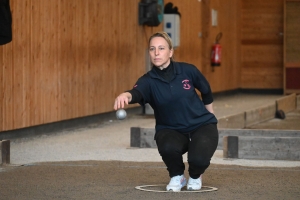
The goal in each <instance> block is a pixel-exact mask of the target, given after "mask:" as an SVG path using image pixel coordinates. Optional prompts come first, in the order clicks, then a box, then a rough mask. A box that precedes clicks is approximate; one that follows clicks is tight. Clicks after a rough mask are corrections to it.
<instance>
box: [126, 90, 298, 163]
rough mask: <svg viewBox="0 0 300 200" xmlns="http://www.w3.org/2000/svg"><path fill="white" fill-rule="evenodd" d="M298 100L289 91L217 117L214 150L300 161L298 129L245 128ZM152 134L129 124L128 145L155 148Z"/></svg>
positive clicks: (288, 108)
mask: <svg viewBox="0 0 300 200" xmlns="http://www.w3.org/2000/svg"><path fill="white" fill-rule="evenodd" d="M299 102H300V95H298V96H296V94H291V95H288V96H286V97H283V98H280V99H278V100H276V101H275V103H274V104H270V105H267V106H262V107H259V108H255V109H252V110H248V111H245V112H241V113H238V114H235V115H230V116H225V117H222V118H220V119H218V121H219V122H218V129H219V143H218V148H217V149H223V156H224V157H227V158H237V157H238V158H245V159H269V160H270V159H271V160H276V159H278V160H300V146H299V145H298V144H299V143H300V130H259V129H246V127H249V126H251V125H253V124H257V123H261V122H264V121H267V120H270V119H272V118H274V117H275V113H276V110H282V111H284V112H290V111H293V110H295V109H296V108H298V107H300V103H299ZM154 135H155V129H154V128H140V127H131V131H130V138H131V141H130V146H131V147H139V148H157V146H156V143H155V140H154ZM231 137H232V138H231ZM298 146H299V147H298Z"/></svg>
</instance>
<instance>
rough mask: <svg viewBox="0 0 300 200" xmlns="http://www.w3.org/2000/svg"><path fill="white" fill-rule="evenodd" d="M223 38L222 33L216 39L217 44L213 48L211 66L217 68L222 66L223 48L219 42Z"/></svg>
mask: <svg viewBox="0 0 300 200" xmlns="http://www.w3.org/2000/svg"><path fill="white" fill-rule="evenodd" d="M221 38H222V33H219V34H218V35H217V37H216V42H215V44H214V45H213V46H212V50H211V66H212V67H216V66H221V50H222V47H221V45H220V43H219V41H220V40H221Z"/></svg>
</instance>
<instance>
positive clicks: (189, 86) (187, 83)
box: [182, 79, 191, 90]
mask: <svg viewBox="0 0 300 200" xmlns="http://www.w3.org/2000/svg"><path fill="white" fill-rule="evenodd" d="M189 82H190V81H189V80H187V79H185V80H183V81H182V83H183V89H185V90H189V89H191V85H190V84H189Z"/></svg>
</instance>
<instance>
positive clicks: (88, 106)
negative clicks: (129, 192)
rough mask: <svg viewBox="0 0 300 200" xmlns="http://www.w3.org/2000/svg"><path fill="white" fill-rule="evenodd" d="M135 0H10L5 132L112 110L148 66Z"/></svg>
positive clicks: (4, 52)
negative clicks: (10, 15)
mask: <svg viewBox="0 0 300 200" xmlns="http://www.w3.org/2000/svg"><path fill="white" fill-rule="evenodd" d="M138 2H139V1H138V0H130V1H129V0H128V1H123V0H114V1H110V0H101V1H94V0H72V1H70V0H51V1H40V0H11V1H10V4H11V9H12V15H13V41H12V42H11V43H9V44H7V45H3V46H0V53H1V54H0V63H1V67H2V70H1V74H0V77H1V83H0V85H1V86H0V89H1V90H2V91H1V92H0V94H1V95H2V96H1V97H2V98H1V99H0V107H1V122H0V131H5V130H11V129H18V128H23V127H28V126H34V125H39V124H45V123H50V122H56V121H61V120H66V119H71V118H77V117H83V116H88V115H93V114H98V113H105V112H109V111H112V107H113V100H114V98H115V97H116V95H117V94H119V93H120V92H122V91H124V90H126V89H129V88H131V87H132V86H133V84H134V83H135V81H136V79H137V78H138V77H139V76H140V75H141V74H143V73H144V72H145V55H144V54H143V52H145V50H146V48H147V42H146V40H147V37H148V36H149V35H150V34H151V32H154V31H157V30H160V29H161V27H155V28H151V29H150V28H148V27H143V26H139V25H138V17H137V16H138Z"/></svg>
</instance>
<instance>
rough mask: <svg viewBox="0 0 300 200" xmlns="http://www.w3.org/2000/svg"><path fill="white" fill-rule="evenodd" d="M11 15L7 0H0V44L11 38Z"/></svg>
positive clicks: (7, 41) (9, 40)
mask: <svg viewBox="0 0 300 200" xmlns="http://www.w3.org/2000/svg"><path fill="white" fill-rule="evenodd" d="M11 24H12V17H11V11H10V6H9V0H0V45H4V44H7V43H9V42H11V40H12V28H11Z"/></svg>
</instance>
